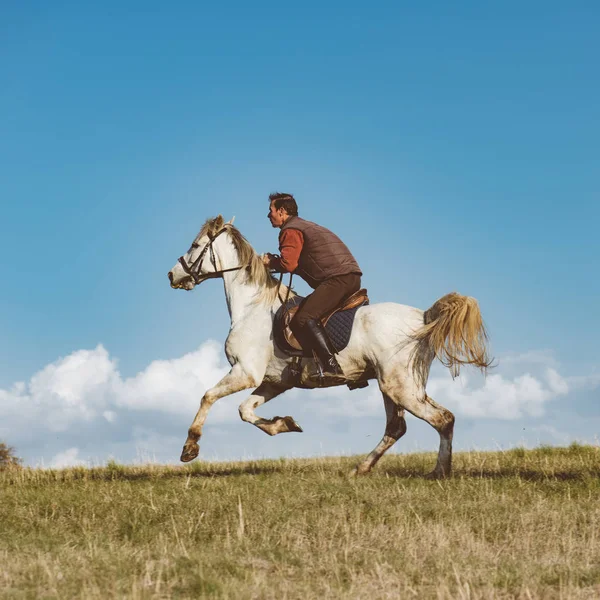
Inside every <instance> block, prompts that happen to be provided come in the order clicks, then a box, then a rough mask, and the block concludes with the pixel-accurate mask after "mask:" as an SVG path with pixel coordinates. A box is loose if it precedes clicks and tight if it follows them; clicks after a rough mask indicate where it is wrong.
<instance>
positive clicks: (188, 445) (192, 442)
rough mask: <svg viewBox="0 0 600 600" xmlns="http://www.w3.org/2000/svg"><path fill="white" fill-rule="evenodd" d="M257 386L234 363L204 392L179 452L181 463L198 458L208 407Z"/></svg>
mask: <svg viewBox="0 0 600 600" xmlns="http://www.w3.org/2000/svg"><path fill="white" fill-rule="evenodd" d="M257 384H258V381H256V379H255V378H254V377H253V376H251V375H248V374H247V373H246V372H245V371H244V369H243V368H242V367H241V366H240V364H239V363H236V364H235V365H233V367H232V369H231V371H229V373H227V375H225V377H223V379H221V381H219V383H217V385H215V386H214V387H212V388H210V389H209V390H207V391H206V393H205V394H204V396H202V401H201V402H200V409H199V410H198V412H197V413H196V417H195V418H194V421H193V423H192V425H191V426H190V428H189V430H188V437H187V440H186V441H185V444H184V445H183V451H182V452H181V459H180V460H181V462H189V461H190V460H194V458H196V457H197V456H198V454H199V452H200V447H199V446H198V440H199V439H200V436H201V435H202V428H203V427H204V421H206V415H207V414H208V411H209V409H210V407H211V406H212V405H213V404H214V403H215V402H216V401H217V400H218V399H219V398H223V397H224V396H229V395H230V394H235V393H236V392H240V391H241V390H246V389H248V388H251V387H254V386H255V385H257Z"/></svg>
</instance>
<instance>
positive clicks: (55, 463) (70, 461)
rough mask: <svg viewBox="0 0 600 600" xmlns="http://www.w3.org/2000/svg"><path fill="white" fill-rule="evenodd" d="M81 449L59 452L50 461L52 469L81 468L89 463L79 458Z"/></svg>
mask: <svg viewBox="0 0 600 600" xmlns="http://www.w3.org/2000/svg"><path fill="white" fill-rule="evenodd" d="M78 455H79V448H69V449H68V450H65V451H64V452H59V453H58V454H57V455H56V456H54V457H53V458H52V460H51V461H50V467H52V468H53V469H65V468H66V467H79V466H84V465H86V464H87V463H86V462H85V461H84V460H81V459H79V458H77V456H78Z"/></svg>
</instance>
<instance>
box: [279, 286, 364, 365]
mask: <svg viewBox="0 0 600 600" xmlns="http://www.w3.org/2000/svg"><path fill="white" fill-rule="evenodd" d="M302 300H304V298H303V297H302V296H295V297H294V298H291V299H290V300H288V303H287V309H288V310H289V309H290V308H292V307H294V306H297V305H298V304H300V303H301V302H302ZM365 304H368V301H367V302H365ZM361 306H364V304H363V305H361ZM359 308H360V306H355V307H354V308H350V309H348V310H342V311H339V312H336V313H335V314H334V315H333V316H332V317H330V319H329V321H327V324H326V325H325V332H326V333H327V335H328V336H329V341H330V342H331V344H332V346H333V347H334V349H335V351H336V352H341V351H342V350H343V349H344V348H345V347H346V346H347V345H348V342H349V341H350V334H351V333H352V325H353V324H354V317H355V315H356V311H357V310H358V309H359ZM284 315H285V309H284V307H283V306H281V307H280V308H279V310H278V311H277V313H276V315H275V320H274V322H273V338H274V340H275V343H276V344H277V346H278V347H279V349H280V350H282V351H283V352H285V353H286V354H288V355H290V356H306V357H311V356H312V354H311V353H304V352H303V351H302V350H296V349H295V348H292V346H290V345H289V344H288V343H287V341H286V339H285V337H284V334H283V323H284Z"/></svg>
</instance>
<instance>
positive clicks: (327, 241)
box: [279, 217, 362, 289]
mask: <svg viewBox="0 0 600 600" xmlns="http://www.w3.org/2000/svg"><path fill="white" fill-rule="evenodd" d="M286 229H297V230H298V231H301V232H302V235H303V237H304V244H303V246H302V252H301V253H300V260H299V261H298V267H297V269H296V270H295V271H294V273H296V274H297V275H300V277H302V279H304V280H305V281H306V283H308V285H310V287H311V288H313V289H315V288H316V287H317V286H318V285H319V284H320V283H323V281H325V280H326V279H329V278H330V277H336V276H337V275H347V274H348V273H356V274H357V275H362V273H361V270H360V267H359V266H358V263H357V262H356V259H355V258H354V256H352V253H351V252H350V250H348V247H347V246H346V244H344V242H342V240H340V238H339V237H338V236H337V235H335V233H333V232H331V231H329V229H325V227H321V226H320V225H317V224H316V223H312V222H311V221H306V220H304V219H301V218H300V217H290V218H289V219H288V220H287V221H286V222H285V223H284V224H283V225H282V226H281V233H283V232H284V231H285V230H286ZM281 233H280V234H279V237H280V238H281Z"/></svg>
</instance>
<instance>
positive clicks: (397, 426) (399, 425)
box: [354, 394, 406, 475]
mask: <svg viewBox="0 0 600 600" xmlns="http://www.w3.org/2000/svg"><path fill="white" fill-rule="evenodd" d="M383 402H384V404H385V416H386V419H387V422H386V426H385V433H384V434H383V437H382V438H381V441H380V442H379V444H377V446H376V447H375V449H374V450H373V451H372V452H371V453H370V454H369V456H367V458H365V460H364V461H363V462H361V463H360V465H358V467H356V470H355V471H354V473H355V474H357V475H364V474H365V473H368V472H369V471H370V470H371V469H372V468H373V467H374V466H375V464H376V463H377V461H378V460H379V459H380V458H381V457H382V456H383V455H384V454H385V453H386V452H387V451H388V450H389V449H390V448H391V447H392V446H393V445H394V444H395V443H396V442H397V441H398V440H399V439H400V438H401V437H402V436H403V435H404V434H405V433H406V421H405V420H404V409H403V408H402V407H401V406H398V405H397V404H396V403H395V402H394V401H393V400H392V399H391V398H390V397H389V396H388V395H387V394H383Z"/></svg>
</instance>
